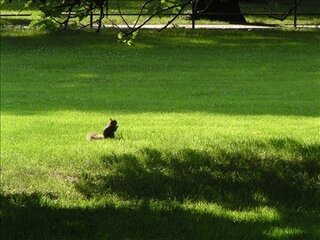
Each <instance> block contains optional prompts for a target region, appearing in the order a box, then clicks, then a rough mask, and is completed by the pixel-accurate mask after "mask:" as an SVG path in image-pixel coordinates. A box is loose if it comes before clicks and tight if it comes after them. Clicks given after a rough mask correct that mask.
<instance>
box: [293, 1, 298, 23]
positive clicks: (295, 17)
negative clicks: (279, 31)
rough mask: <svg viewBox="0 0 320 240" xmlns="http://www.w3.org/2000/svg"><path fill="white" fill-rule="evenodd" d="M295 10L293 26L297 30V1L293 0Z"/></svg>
mask: <svg viewBox="0 0 320 240" xmlns="http://www.w3.org/2000/svg"><path fill="white" fill-rule="evenodd" d="M293 4H294V10H293V26H294V28H297V8H298V6H297V0H293Z"/></svg>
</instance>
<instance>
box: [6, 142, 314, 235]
mask: <svg viewBox="0 0 320 240" xmlns="http://www.w3.org/2000/svg"><path fill="white" fill-rule="evenodd" d="M256 145H257V146H259V147H260V148H261V149H262V150H267V149H269V150H272V149H281V148H284V147H285V148H286V149H289V154H290V155H291V156H293V157H292V158H291V159H287V158H285V156H282V155H281V154H280V155H275V156H274V157H270V156H269V157H262V156H260V155H258V154H256V153H255V152H253V151H251V152H250V149H248V150H243V151H242V152H238V151H236V150H234V151H232V150H223V149H218V150H215V151H214V150H212V151H209V150H207V151H200V150H193V149H182V150H180V151H175V152H173V151H172V152H160V151H159V150H157V149H151V148H144V149H142V150H141V151H140V152H138V153H136V154H122V155H121V154H120V155H119V154H118V155H116V154H108V155H105V156H104V157H102V159H101V165H100V166H97V169H88V170H87V171H85V172H84V173H83V176H82V177H81V178H80V180H79V181H78V182H76V183H75V188H76V190H77V191H79V193H81V194H82V195H83V196H84V197H85V198H86V199H87V201H91V200H98V201H100V200H101V201H103V199H109V197H110V196H113V197H115V196H116V200H114V201H113V200H110V199H109V200H108V201H106V202H104V203H103V204H98V205H97V206H91V207H63V206H60V205H55V204H52V203H54V201H56V200H59V197H58V196H56V195H54V194H51V193H39V192H36V193H33V194H25V193H18V194H9V195H8V194H6V195H5V194H1V239H279V238H280V239H318V238H319V231H318V230H317V229H318V226H319V224H320V219H319V211H320V207H319V202H320V187H319V186H320V185H319V179H320V178H319V172H320V162H319V159H320V156H319V154H320V151H319V150H320V146H319V145H305V144H301V143H299V142H296V141H294V140H291V139H274V140H271V141H270V142H258V143H256ZM111 198H112V197H111ZM99 199H100V200H99ZM50 201H51V204H48V202H50ZM198 203H203V204H209V205H210V204H213V205H214V206H219V209H221V211H222V213H219V212H215V211H211V210H207V209H206V205H204V207H203V209H202V210H201V209H197V208H196V207H194V206H195V205H197V204H198ZM185 204H187V205H185ZM188 204H189V205H188ZM264 208H270V209H273V211H275V214H276V215H277V217H274V218H273V217H272V218H271V219H268V218H266V219H265V218H264V217H263V216H262V215H261V213H259V210H258V209H264ZM255 211H258V213H257V214H258V215H259V214H260V215H259V216H260V217H257V218H250V214H252V213H254V212H255ZM228 212H232V214H228ZM246 212H251V213H250V214H249V215H248V214H247V213H246ZM234 214H239V215H241V214H244V215H245V217H244V218H240V219H237V217H236V215H234Z"/></svg>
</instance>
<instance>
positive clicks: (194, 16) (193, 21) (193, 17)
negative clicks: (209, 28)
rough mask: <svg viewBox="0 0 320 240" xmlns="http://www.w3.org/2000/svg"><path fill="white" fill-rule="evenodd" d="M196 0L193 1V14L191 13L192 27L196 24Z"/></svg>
mask: <svg viewBox="0 0 320 240" xmlns="http://www.w3.org/2000/svg"><path fill="white" fill-rule="evenodd" d="M195 11H196V1H192V13H191V14H192V15H191V20H192V29H195V26H196V13H195Z"/></svg>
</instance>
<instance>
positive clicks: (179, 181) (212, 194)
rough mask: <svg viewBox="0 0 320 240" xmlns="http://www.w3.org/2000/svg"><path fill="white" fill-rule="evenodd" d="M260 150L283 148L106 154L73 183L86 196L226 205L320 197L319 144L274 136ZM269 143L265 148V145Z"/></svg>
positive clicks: (306, 201) (307, 204)
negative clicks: (95, 170)
mask: <svg viewBox="0 0 320 240" xmlns="http://www.w3.org/2000/svg"><path fill="white" fill-rule="evenodd" d="M256 144H257V145H260V146H259V148H265V150H270V149H272V148H273V149H276V150H280V149H281V148H286V149H288V150H289V151H290V155H291V156H290V159H287V157H285V156H281V155H278V156H277V155H271V154H270V155H269V156H260V155H259V154H260V153H259V152H254V151H251V150H250V149H248V150H241V152H240V151H232V150H231V151H229V150H218V151H216V152H211V151H198V150H192V149H183V150H180V151H178V152H166V153H162V152H160V151H158V150H156V149H150V148H146V149H143V150H142V151H141V152H140V153H139V154H123V155H116V154H114V155H112V154H111V155H106V156H104V157H103V158H102V165H103V169H104V170H105V171H103V172H100V173H99V174H98V175H95V174H94V175H92V174H91V175H90V174H84V176H83V180H82V182H80V183H79V184H78V185H77V188H78V189H79V191H80V192H82V193H83V194H84V195H85V196H87V197H92V196H95V195H97V194H98V195H99V194H102V195H103V194H107V193H117V194H118V195H120V196H122V197H124V198H129V199H130V198H137V199H149V200H150V199H159V200H166V199H175V200H178V201H183V200H186V199H189V200H195V201H201V200H204V201H206V202H215V203H219V204H220V205H224V206H225V207H228V208H231V209H239V208H241V209H243V208H248V207H257V206H261V205H265V204H267V205H269V206H276V207H280V206H282V207H290V208H304V209H312V208H313V207H314V206H317V205H318V203H319V202H320V186H319V184H320V161H319V159H320V146H319V145H307V146H304V145H302V144H300V143H298V142H296V141H294V140H290V139H285V140H282V139H280V140H279V139H276V140H272V141H270V143H268V144H267V145H265V146H263V143H256ZM267 147H269V149H268V148H267Z"/></svg>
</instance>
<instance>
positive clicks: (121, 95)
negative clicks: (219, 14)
mask: <svg viewBox="0 0 320 240" xmlns="http://www.w3.org/2000/svg"><path fill="white" fill-rule="evenodd" d="M1 34H2V36H1V147H2V149H1V182H2V185H1V239H319V237H320V220H319V219H320V218H319V215H320V206H319V202H320V175H319V173H320V162H319V159H320V155H319V153H320V139H319V129H320V126H319V112H320V108H319V105H320V102H319V78H320V72H319V68H318V67H319V65H320V58H319V44H318V43H319V40H320V34H319V32H317V31H249V32H247V31H186V30H183V29H178V30H170V31H166V32H163V33H162V34H158V33H156V32H152V31H142V32H141V33H140V35H139V37H138V40H137V41H136V43H135V46H134V47H128V46H126V45H122V44H117V43H116V32H115V31H110V32H109V31H108V32H103V33H101V34H95V33H90V32H62V33H61V32H59V33H45V32H33V31H13V32H8V31H2V32H1ZM109 117H116V118H117V119H118V120H119V125H120V127H119V131H118V132H117V133H116V139H115V140H114V141H98V142H87V141H86V140H85V137H86V134H87V133H88V132H89V131H91V130H94V129H95V130H97V129H99V128H100V126H101V128H102V127H103V124H105V121H106V120H107V119H108V118H109Z"/></svg>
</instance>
